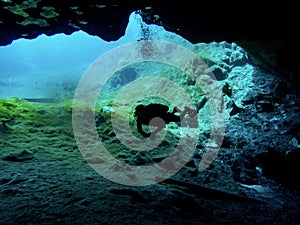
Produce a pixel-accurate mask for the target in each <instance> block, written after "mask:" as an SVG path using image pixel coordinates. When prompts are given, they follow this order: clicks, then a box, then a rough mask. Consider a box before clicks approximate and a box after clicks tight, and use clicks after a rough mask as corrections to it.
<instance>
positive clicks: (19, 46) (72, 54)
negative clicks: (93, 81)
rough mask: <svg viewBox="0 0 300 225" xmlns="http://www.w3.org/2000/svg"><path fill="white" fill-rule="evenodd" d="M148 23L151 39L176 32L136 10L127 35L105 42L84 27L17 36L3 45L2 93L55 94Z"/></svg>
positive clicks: (69, 87)
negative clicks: (143, 17)
mask: <svg viewBox="0 0 300 225" xmlns="http://www.w3.org/2000/svg"><path fill="white" fill-rule="evenodd" d="M141 26H144V27H145V26H147V27H148V28H149V30H150V34H151V38H152V39H168V38H169V39H170V38H171V39H173V41H174V40H175V39H176V38H179V37H178V36H177V35H175V34H173V33H170V32H167V31H165V30H164V29H163V28H162V27H159V26H156V25H146V24H145V23H144V22H143V21H142V20H141V17H140V16H139V15H137V14H135V13H132V14H131V15H130V19H129V24H128V26H127V29H126V32H125V35H124V36H123V37H122V38H120V39H119V40H117V41H111V42H106V41H104V40H103V39H101V38H99V37H97V36H91V35H89V34H87V33H85V32H83V31H77V32H74V33H73V34H71V35H65V34H56V35H53V36H46V35H44V34H42V35H40V36H39V37H37V38H36V39H33V40H28V39H18V40H15V41H13V42H12V44H10V45H7V46H1V47H0V61H1V67H0V97H1V98H6V97H12V96H14V97H20V98H52V97H57V95H59V94H60V92H62V91H68V90H72V89H74V88H75V87H76V84H77V82H78V81H79V79H80V77H81V76H82V75H83V73H84V71H85V70H86V69H87V68H88V66H89V65H90V64H91V63H92V62H93V61H94V60H96V59H97V58H98V57H99V56H101V55H102V54H104V53H105V52H107V51H109V50H111V49H113V48H115V47H117V46H120V45H123V44H126V43H130V42H135V41H137V40H139V39H141V38H142V37H143V35H142V33H141Z"/></svg>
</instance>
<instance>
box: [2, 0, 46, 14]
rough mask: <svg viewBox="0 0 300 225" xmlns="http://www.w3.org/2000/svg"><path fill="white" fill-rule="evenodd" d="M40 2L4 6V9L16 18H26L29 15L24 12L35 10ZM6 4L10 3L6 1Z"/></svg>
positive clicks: (31, 0)
mask: <svg viewBox="0 0 300 225" xmlns="http://www.w3.org/2000/svg"><path fill="white" fill-rule="evenodd" d="M40 1H41V0H28V1H24V2H22V3H21V4H15V5H13V6H6V7H4V8H5V9H7V10H9V11H11V12H12V13H14V14H16V15H18V16H22V17H28V16H29V14H28V13H26V12H25V11H24V10H26V9H32V8H36V7H37V5H38V3H39V2H40ZM7 2H10V1H7Z"/></svg>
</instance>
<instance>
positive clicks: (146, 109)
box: [134, 103, 197, 139]
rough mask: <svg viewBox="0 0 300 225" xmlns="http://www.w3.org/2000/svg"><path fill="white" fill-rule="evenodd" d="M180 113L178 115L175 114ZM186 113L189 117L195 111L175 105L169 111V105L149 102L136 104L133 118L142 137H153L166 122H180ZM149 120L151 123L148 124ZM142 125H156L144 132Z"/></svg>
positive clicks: (195, 113)
mask: <svg viewBox="0 0 300 225" xmlns="http://www.w3.org/2000/svg"><path fill="white" fill-rule="evenodd" d="M178 113H180V115H176V114H178ZM186 114H188V115H189V116H190V117H191V118H193V117H194V116H196V115H197V111H196V110H193V109H190V108H189V107H185V108H184V110H183V111H181V110H180V109H178V108H177V107H174V108H173V111H172V112H169V107H168V106H166V105H162V104H154V103H152V104H149V105H146V106H145V105H138V106H137V107H136V108H135V112H134V118H135V119H136V122H137V130H138V132H139V133H140V134H141V135H143V136H144V137H150V139H155V135H156V134H157V133H158V132H160V131H161V130H162V129H164V128H165V127H166V124H169V123H170V122H181V120H182V119H183V118H184V116H185V115H186ZM158 118H160V119H158ZM150 121H151V124H150ZM143 124H144V125H149V124H150V125H151V126H155V127H157V129H156V130H154V131H152V132H151V133H146V132H145V131H144V130H143V127H142V126H143Z"/></svg>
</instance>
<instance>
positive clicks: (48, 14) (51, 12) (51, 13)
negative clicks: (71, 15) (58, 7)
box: [40, 6, 59, 18]
mask: <svg viewBox="0 0 300 225" xmlns="http://www.w3.org/2000/svg"><path fill="white" fill-rule="evenodd" d="M40 15H41V16H43V17H45V18H55V17H57V16H59V13H57V12H55V8H53V7H50V6H44V7H43V11H42V12H41V13H40Z"/></svg>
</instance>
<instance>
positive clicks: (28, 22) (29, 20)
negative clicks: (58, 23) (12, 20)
mask: <svg viewBox="0 0 300 225" xmlns="http://www.w3.org/2000/svg"><path fill="white" fill-rule="evenodd" d="M17 24H20V25H23V26H28V25H37V26H40V27H47V26H49V24H48V22H47V21H46V20H44V19H39V18H32V17H27V18H26V19H25V20H23V21H22V22H17Z"/></svg>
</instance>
